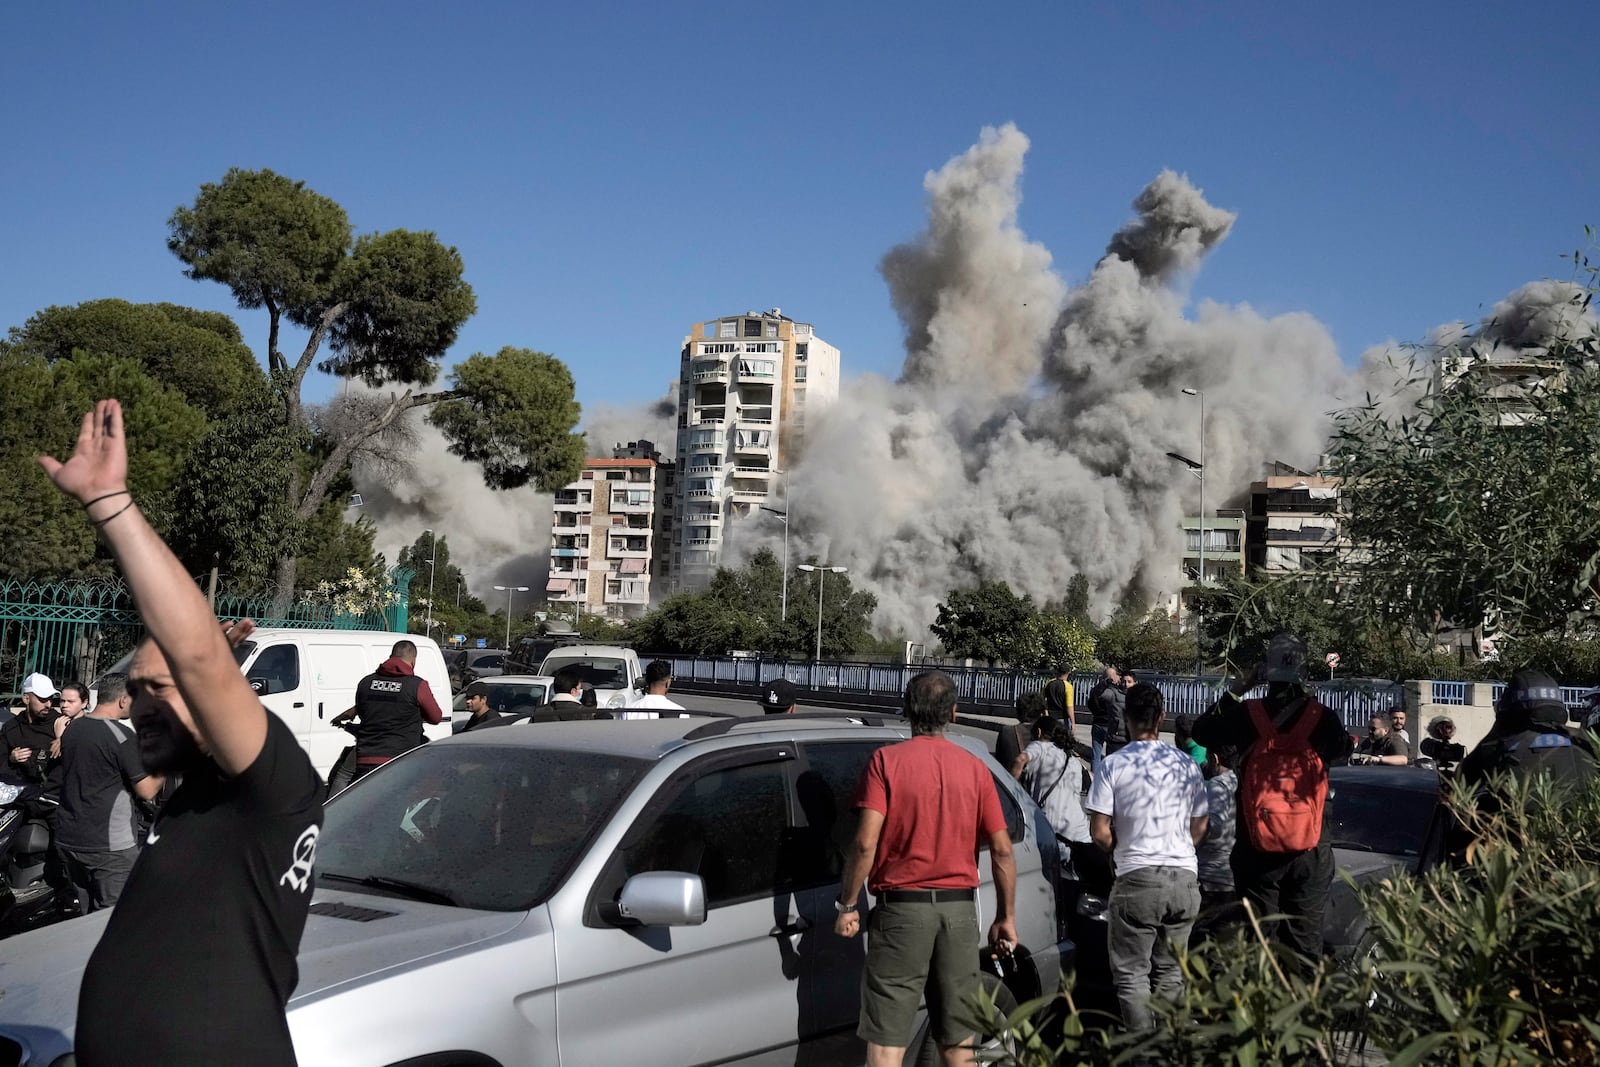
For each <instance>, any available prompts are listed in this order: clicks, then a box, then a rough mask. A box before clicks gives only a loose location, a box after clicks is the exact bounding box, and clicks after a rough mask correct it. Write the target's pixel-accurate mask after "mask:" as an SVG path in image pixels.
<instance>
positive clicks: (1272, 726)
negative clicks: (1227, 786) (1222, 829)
mask: <svg viewBox="0 0 1600 1067" xmlns="http://www.w3.org/2000/svg"><path fill="white" fill-rule="evenodd" d="M1245 710H1246V711H1247V712H1249V714H1250V721H1251V722H1252V723H1253V724H1254V725H1255V728H1256V733H1257V735H1258V736H1259V740H1257V741H1256V743H1255V744H1254V745H1253V746H1251V749H1250V754H1249V756H1248V757H1247V758H1246V760H1245V763H1244V768H1243V770H1242V772H1241V773H1240V775H1239V818H1240V821H1241V822H1243V823H1244V825H1245V828H1246V830H1247V831H1248V833H1249V834H1250V843H1251V844H1253V845H1254V846H1255V847H1256V849H1257V850H1258V851H1261V852H1280V853H1281V852H1305V851H1306V850H1307V849H1312V848H1315V847H1316V846H1317V843H1318V842H1319V841H1320V840H1322V809H1323V805H1324V804H1325V803H1326V802H1327V799H1328V769H1327V768H1326V767H1325V766H1323V763H1322V757H1321V756H1319V755H1317V753H1316V750H1315V749H1313V748H1312V747H1311V731H1312V730H1314V729H1316V726H1317V721H1318V720H1319V719H1320V718H1321V717H1322V713H1323V710H1324V709H1323V707H1322V705H1321V704H1318V703H1317V702H1316V701H1315V700H1311V699H1309V698H1307V700H1306V702H1305V708H1304V710H1303V711H1302V712H1301V713H1300V721H1299V722H1297V723H1295V724H1294V729H1292V730H1290V731H1288V732H1287V733H1284V732H1282V731H1280V730H1279V729H1278V723H1276V722H1274V721H1273V720H1272V719H1270V718H1268V717H1267V707H1266V704H1264V703H1263V702H1262V701H1259V700H1249V701H1246V702H1245ZM1281 717H1282V716H1280V718H1281Z"/></svg>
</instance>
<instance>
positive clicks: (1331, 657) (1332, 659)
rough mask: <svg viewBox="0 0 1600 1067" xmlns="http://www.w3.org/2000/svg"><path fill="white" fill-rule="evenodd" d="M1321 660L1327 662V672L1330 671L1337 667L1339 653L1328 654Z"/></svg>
mask: <svg viewBox="0 0 1600 1067" xmlns="http://www.w3.org/2000/svg"><path fill="white" fill-rule="evenodd" d="M1322 658H1323V659H1325V660H1327V661H1328V669H1329V670H1332V669H1333V668H1334V667H1337V666H1338V665H1339V653H1337V652H1329V653H1328V654H1327V655H1326V656H1324V657H1322Z"/></svg>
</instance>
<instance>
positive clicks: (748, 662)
mask: <svg viewBox="0 0 1600 1067" xmlns="http://www.w3.org/2000/svg"><path fill="white" fill-rule="evenodd" d="M640 658H641V659H645V660H650V659H664V660H666V661H667V662H668V663H670V664H672V671H673V677H674V678H675V679H676V681H677V684H679V685H680V686H683V685H685V684H686V683H687V684H688V685H699V686H709V687H713V688H715V689H727V690H731V691H738V690H741V689H742V690H745V691H747V692H749V693H751V694H754V693H755V691H756V690H757V688H758V687H759V686H760V685H761V684H762V683H763V682H768V681H771V680H772V679H774V678H778V677H783V678H786V679H788V680H789V681H790V682H792V683H794V684H795V685H796V686H799V687H800V688H801V689H804V690H807V691H809V692H811V693H813V694H817V695H820V696H823V697H827V698H833V699H845V698H848V697H863V698H867V699H869V700H873V701H885V700H898V698H899V697H900V696H901V694H903V693H904V692H905V688H906V683H907V682H909V681H910V680H911V677H912V676H913V675H915V674H918V673H920V672H921V671H924V670H927V669H928V668H927V667H925V666H922V665H920V664H882V663H849V662H828V661H824V662H820V663H812V662H794V661H789V660H764V659H758V658H743V657H740V658H733V657H726V656H715V657H714V656H670V655H655V654H648V653H641V654H640ZM939 669H940V670H942V671H944V672H945V673H946V674H948V675H950V677H951V678H952V679H953V680H954V681H955V683H956V692H957V695H958V698H959V700H960V703H961V704H962V705H964V706H967V707H971V708H974V709H982V710H984V711H986V712H992V713H999V714H1005V713H1007V712H1009V711H1010V710H1011V709H1013V708H1015V707H1016V704H1017V699H1018V698H1019V697H1021V696H1022V695H1023V694H1024V693H1034V692H1038V691H1039V690H1040V689H1042V688H1043V687H1044V685H1045V683H1046V682H1048V681H1050V678H1051V676H1050V675H1046V674H1040V673H1036V672H1033V671H1018V670H1011V669H1009V668H1004V667H940V668H939ZM1135 675H1136V677H1138V678H1139V679H1140V680H1141V681H1148V682H1150V683H1152V684H1153V685H1155V686H1156V688H1158V689H1160V690H1161V692H1162V695H1163V696H1165V698H1166V706H1167V716H1168V718H1169V719H1170V718H1175V717H1177V716H1179V715H1200V714H1202V713H1204V712H1205V710H1206V709H1207V708H1209V707H1210V706H1211V704H1212V703H1213V702H1214V701H1215V700H1216V699H1217V697H1218V695H1219V694H1220V693H1221V689H1222V685H1223V682H1224V679H1223V678H1222V677H1221V676H1213V677H1205V678H1183V677H1173V676H1170V675H1157V674H1140V673H1139V672H1135ZM1098 680H1099V675H1097V674H1092V673H1079V674H1074V675H1072V689H1073V692H1074V693H1075V694H1076V697H1077V702H1078V704H1079V705H1080V706H1081V705H1082V704H1083V702H1084V700H1085V699H1086V698H1087V697H1088V695H1089V691H1090V690H1091V689H1093V688H1094V685H1095V683H1096V682H1097V681H1098ZM1311 689H1312V691H1313V692H1314V693H1315V695H1316V697H1317V699H1318V700H1319V701H1321V702H1322V703H1323V704H1324V705H1325V706H1327V707H1328V708H1330V709H1332V710H1333V711H1335V712H1337V713H1338V715H1339V717H1340V718H1341V719H1342V720H1343V721H1344V723H1345V725H1346V726H1347V727H1350V728H1353V729H1360V728H1365V726H1366V725H1367V720H1368V719H1369V718H1370V717H1371V716H1372V715H1373V714H1374V713H1376V712H1380V711H1391V710H1393V709H1395V708H1403V707H1405V689H1404V687H1403V686H1400V685H1396V684H1395V683H1393V682H1382V681H1379V682H1365V681H1346V682H1338V681H1335V682H1313V683H1312V684H1311ZM1265 691H1266V690H1265V688H1260V689H1257V690H1254V691H1252V692H1251V693H1250V694H1247V695H1249V696H1260V695H1261V694H1262V693H1264V692H1265Z"/></svg>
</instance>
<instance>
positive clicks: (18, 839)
mask: <svg viewBox="0 0 1600 1067" xmlns="http://www.w3.org/2000/svg"><path fill="white" fill-rule="evenodd" d="M56 803H57V802H56V799H55V798H54V797H50V796H46V795H45V794H44V792H43V789H42V787H41V786H39V785H37V784H26V785H25V784H22V783H18V782H14V781H8V780H5V779H0V937H5V936H7V935H9V934H14V933H18V932H20V931H22V930H29V929H32V928H34V927H36V926H46V925H48V924H50V923H53V922H58V921H60V920H62V919H67V918H71V917H72V916H74V915H76V914H77V911H76V910H75V909H74V910H71V911H69V910H67V909H65V908H64V907H63V906H62V905H61V902H60V900H59V899H58V897H57V895H56V890H55V887H54V886H52V885H50V883H49V882H47V881H45V877H44V872H45V864H46V861H47V859H48V857H49V855H50V850H51V849H52V848H53V847H54V842H53V841H52V840H51V836H50V828H49V826H47V825H45V823H44V822H43V821H42V820H40V819H39V818H38V816H39V814H40V812H42V811H45V810H48V809H49V808H53V807H55V806H56Z"/></svg>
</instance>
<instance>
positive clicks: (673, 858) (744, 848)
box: [600, 762, 789, 908]
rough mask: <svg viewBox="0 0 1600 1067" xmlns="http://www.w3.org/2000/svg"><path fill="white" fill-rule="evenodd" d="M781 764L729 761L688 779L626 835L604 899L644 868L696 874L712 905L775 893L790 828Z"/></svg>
mask: <svg viewBox="0 0 1600 1067" xmlns="http://www.w3.org/2000/svg"><path fill="white" fill-rule="evenodd" d="M783 769H784V764H783V763H780V762H772V763H757V764H754V765H749V766H744V767H728V768H726V769H723V770H713V771H707V772H705V773H704V774H701V775H699V776H698V777H696V778H695V779H694V780H693V781H690V782H687V783H685V784H684V785H683V786H682V788H681V789H680V790H679V791H678V793H677V795H676V796H674V797H672V798H671V799H670V800H669V801H668V802H667V806H666V808H665V809H664V810H661V811H658V812H656V813H655V814H654V815H652V816H647V817H646V819H647V821H646V823H645V824H644V825H643V826H642V827H636V828H635V830H634V831H631V832H630V833H629V834H628V836H627V838H625V839H624V842H623V844H622V846H621V847H620V848H618V849H617V851H616V853H615V854H614V855H613V856H612V861H611V864H610V866H609V867H608V869H607V872H606V875H603V876H602V877H601V890H600V892H601V899H612V900H614V899H616V895H617V894H618V893H620V892H621V890H622V883H623V882H625V881H627V880H628V879H629V878H631V877H633V876H634V875H636V874H643V873H644V872H646V871H683V872H686V873H688V874H698V875H699V876H700V877H701V879H702V880H703V881H704V882H705V886H706V906H707V907H708V908H715V907H719V906H721V905H725V904H734V903H738V902H740V901H744V900H755V899H759V898H761V897H770V896H772V895H774V894H775V893H776V892H777V891H778V887H779V882H780V869H779V865H780V860H781V858H782V852H783V842H784V840H785V838H786V836H787V831H788V828H789V827H788V796H787V793H788V789H787V786H786V784H785V782H784V773H783Z"/></svg>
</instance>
